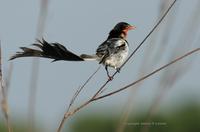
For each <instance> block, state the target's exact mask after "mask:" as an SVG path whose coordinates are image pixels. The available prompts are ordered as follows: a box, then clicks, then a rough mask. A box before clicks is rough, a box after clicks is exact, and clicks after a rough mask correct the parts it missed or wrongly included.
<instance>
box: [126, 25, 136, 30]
mask: <svg viewBox="0 0 200 132" xmlns="http://www.w3.org/2000/svg"><path fill="white" fill-rule="evenodd" d="M135 28H136V27H135V26H132V25H130V26H128V30H134V29H135Z"/></svg>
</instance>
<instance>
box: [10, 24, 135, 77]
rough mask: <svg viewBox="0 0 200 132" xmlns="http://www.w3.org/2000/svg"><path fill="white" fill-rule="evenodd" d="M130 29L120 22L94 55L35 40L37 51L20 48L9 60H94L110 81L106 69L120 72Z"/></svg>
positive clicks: (126, 49) (126, 54)
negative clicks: (73, 51)
mask: <svg viewBox="0 0 200 132" xmlns="http://www.w3.org/2000/svg"><path fill="white" fill-rule="evenodd" d="M132 29H135V27H134V26H131V25H130V24H128V23H126V22H120V23H118V24H116V25H115V27H114V28H113V29H112V30H111V31H110V33H109V35H108V38H107V39H106V40H105V41H104V42H103V43H102V44H100V45H99V47H98V48H97V50H96V54H94V55H88V54H81V55H77V54H74V53H72V52H71V51H69V50H68V49H66V48H65V47H64V46H63V45H61V44H59V43H48V42H47V41H45V40H44V39H42V40H37V43H34V44H33V45H34V46H36V47H38V48H39V49H32V48H27V47H20V48H21V49H22V51H21V52H17V53H16V54H14V55H13V56H11V58H10V60H13V59H15V58H19V57H44V58H50V59H54V60H53V61H59V60H65V61H86V60H96V61H98V62H99V64H103V65H104V66H105V69H106V72H107V75H108V77H109V79H111V76H110V75H109V72H108V67H112V68H114V69H116V70H117V71H118V72H119V71H120V67H121V65H122V64H123V62H124V61H125V60H126V58H127V56H128V51H129V45H128V41H127V40H126V38H127V33H128V31H129V30H132Z"/></svg>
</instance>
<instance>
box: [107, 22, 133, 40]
mask: <svg viewBox="0 0 200 132" xmlns="http://www.w3.org/2000/svg"><path fill="white" fill-rule="evenodd" d="M135 28H136V27H135V26H132V25H130V24H128V23H126V22H119V23H118V24H116V25H115V27H114V28H113V29H112V30H111V31H110V33H109V36H108V39H110V38H117V37H120V38H126V37H127V33H128V31H129V30H133V29H135Z"/></svg>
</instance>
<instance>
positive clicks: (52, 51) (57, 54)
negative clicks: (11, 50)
mask: <svg viewBox="0 0 200 132" xmlns="http://www.w3.org/2000/svg"><path fill="white" fill-rule="evenodd" d="M33 46H35V47H37V48H39V49H32V48H27V47H20V48H21V49H22V51H21V52H17V53H16V54H14V55H13V56H11V58H10V60H13V59H16V58H20V57H44V58H50V59H54V60H53V61H58V60H66V61H84V60H87V58H88V57H89V58H91V56H85V55H81V56H78V55H76V54H74V53H72V52H71V51H69V50H68V49H66V48H65V47H64V46H63V45H61V44H59V43H48V42H47V41H45V40H44V39H42V40H41V41H40V40H37V43H34V44H33ZM93 60H95V57H94V58H93Z"/></svg>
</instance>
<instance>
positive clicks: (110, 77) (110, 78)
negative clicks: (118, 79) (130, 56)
mask: <svg viewBox="0 0 200 132" xmlns="http://www.w3.org/2000/svg"><path fill="white" fill-rule="evenodd" d="M105 69H106V73H107V76H108V80H112V79H113V77H112V76H110V74H109V71H108V65H106V66H105Z"/></svg>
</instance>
